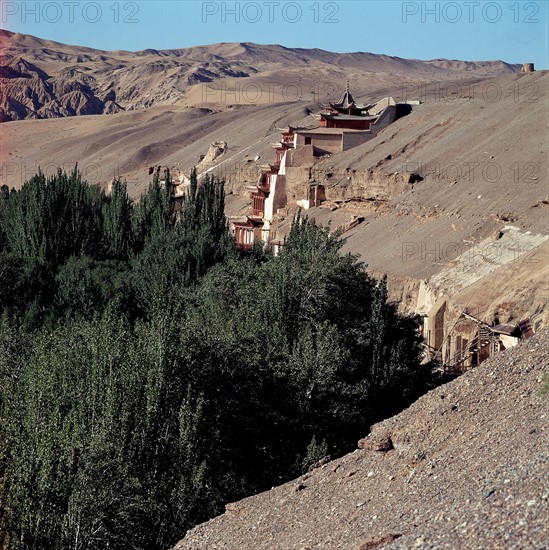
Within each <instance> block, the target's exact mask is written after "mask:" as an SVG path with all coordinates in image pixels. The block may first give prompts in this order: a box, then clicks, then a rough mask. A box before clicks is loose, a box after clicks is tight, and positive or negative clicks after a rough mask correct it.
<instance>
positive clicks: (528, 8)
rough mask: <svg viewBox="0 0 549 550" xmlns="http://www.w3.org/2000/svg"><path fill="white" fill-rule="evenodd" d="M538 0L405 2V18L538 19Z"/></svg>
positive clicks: (452, 20) (434, 20)
mask: <svg viewBox="0 0 549 550" xmlns="http://www.w3.org/2000/svg"><path fill="white" fill-rule="evenodd" d="M538 13H539V6H538V5H537V4H536V3H535V2H513V3H511V2H403V3H402V22H403V23H408V22H410V21H414V22H416V23H417V22H418V21H419V22H421V23H441V22H443V23H450V24H451V23H464V22H466V23H477V22H484V23H490V24H494V23H499V22H500V21H502V20H504V19H506V18H508V19H509V20H512V21H513V23H515V24H519V23H529V24H533V23H539V22H540V20H539V18H538V17H537V16H538Z"/></svg>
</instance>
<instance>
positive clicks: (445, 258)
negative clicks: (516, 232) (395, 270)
mask: <svg viewBox="0 0 549 550" xmlns="http://www.w3.org/2000/svg"><path fill="white" fill-rule="evenodd" d="M537 248H538V246H536V245H535V244H534V243H520V242H513V243H512V244H511V245H505V246H504V245H500V244H498V243H497V242H492V243H486V244H479V245H476V246H471V247H468V248H466V247H465V246H464V244H463V243H459V242H447V243H441V242H429V243H426V242H404V243H402V253H401V259H402V262H403V263H407V262H409V261H416V262H417V261H419V262H422V263H441V262H443V263H445V262H449V261H453V260H455V259H456V258H458V259H459V260H460V262H461V264H462V265H464V266H465V265H479V264H481V263H482V264H483V263H492V264H494V263H495V264H497V263H501V262H504V263H507V262H506V261H505V260H510V261H518V259H519V258H520V257H521V256H523V255H524V254H527V253H528V252H533V251H534V250H536V249H537ZM529 261H530V262H531V263H538V260H536V259H535V258H531V259H530V260H529Z"/></svg>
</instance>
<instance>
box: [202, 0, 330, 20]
mask: <svg viewBox="0 0 549 550" xmlns="http://www.w3.org/2000/svg"><path fill="white" fill-rule="evenodd" d="M338 14H339V5H338V4H337V3H336V2H309V3H304V2H202V23H250V24H253V23H282V22H284V23H292V24H295V23H302V22H308V23H311V22H312V23H317V24H319V23H326V24H334V23H339V18H338Z"/></svg>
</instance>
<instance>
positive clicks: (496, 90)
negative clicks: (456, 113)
mask: <svg viewBox="0 0 549 550" xmlns="http://www.w3.org/2000/svg"><path fill="white" fill-rule="evenodd" d="M509 96H512V97H513V102H514V103H537V102H539V101H540V89H539V85H538V83H537V82H530V81H526V82H525V81H522V80H518V81H516V82H513V83H512V84H510V85H501V84H500V83H499V82H495V81H489V82H483V83H480V84H471V83H460V82H455V81H453V82H434V83H422V84H403V86H402V88H401V97H402V99H403V100H408V99H412V100H419V101H421V102H426V101H431V102H435V103H452V102H454V101H460V100H466V101H468V102H470V103H472V102H474V101H476V100H479V101H484V102H486V103H497V102H499V101H503V100H505V101H508V98H509Z"/></svg>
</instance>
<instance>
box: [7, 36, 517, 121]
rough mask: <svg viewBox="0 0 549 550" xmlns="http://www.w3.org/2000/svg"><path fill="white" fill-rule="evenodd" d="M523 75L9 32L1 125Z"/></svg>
mask: <svg viewBox="0 0 549 550" xmlns="http://www.w3.org/2000/svg"><path fill="white" fill-rule="evenodd" d="M517 70H518V67H517V66H514V65H509V64H506V63H504V62H501V61H493V62H465V61H446V60H434V61H419V60H407V59H401V58H398V57H391V56H387V55H375V54H370V53H363V52H357V53H348V54H338V53H332V52H327V51H324V50H320V49H310V50H307V49H290V48H285V47H283V46H280V45H258V44H251V43H235V44H232V43H229V44H227V43H223V44H215V45H212V46H197V47H192V48H182V49H172V50H154V49H147V50H142V51H138V52H128V51H114V52H107V51H102V50H96V49H92V48H85V47H80V46H68V45H65V44H60V43H58V42H53V41H51V40H42V39H39V38H36V37H33V36H28V35H22V34H18V33H12V32H9V31H6V30H2V31H0V75H1V77H0V78H1V80H0V89H1V91H2V97H1V98H0V121H11V120H20V119H29V118H30V119H37V118H38V119H43V118H55V117H66V116H74V115H91V114H111V113H116V112H119V111H123V110H133V109H141V108H146V107H152V106H155V105H175V104H177V105H196V104H200V103H202V102H204V100H211V99H212V97H214V96H217V101H219V102H220V103H227V102H232V103H246V102H249V96H250V94H252V90H253V95H254V97H256V96H257V89H260V90H262V91H263V93H261V94H260V96H261V97H259V98H258V99H257V101H258V102H261V103H272V102H273V101H276V100H281V99H285V100H287V99H288V98H291V99H292V100H293V101H295V100H298V99H302V98H308V99H310V100H315V99H316V100H322V99H323V100H326V99H328V98H329V97H330V96H331V95H332V94H333V92H334V91H335V90H334V89H333V88H334V86H335V85H336V83H338V82H339V83H340V82H341V79H342V78H345V77H349V76H350V77H351V78H353V79H354V81H355V84H356V86H357V89H360V90H361V91H364V92H365V91H373V90H376V89H378V88H379V87H380V86H383V85H391V84H392V85H395V84H401V85H402V84H405V83H409V84H411V83H417V82H424V81H426V80H448V79H455V78H459V77H460V76H463V75H467V76H468V77H487V76H495V75H502V74H506V73H511V72H515V71H517ZM281 75H284V79H283V81H281V79H280V76H281ZM319 75H321V76H322V77H323V78H322V86H319V85H318V83H319ZM212 83H214V84H213V85H212ZM208 84H210V86H209V87H208V86H207V85H208ZM315 84H316V86H315ZM289 85H291V89H290V88H288V86H289ZM258 87H259V88H258ZM242 88H245V89H246V90H247V91H248V94H247V96H248V97H242V94H236V95H237V97H233V96H235V94H234V93H233V94H230V97H225V94H223V90H241V89H242ZM238 96H240V97H238Z"/></svg>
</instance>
